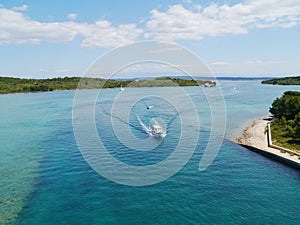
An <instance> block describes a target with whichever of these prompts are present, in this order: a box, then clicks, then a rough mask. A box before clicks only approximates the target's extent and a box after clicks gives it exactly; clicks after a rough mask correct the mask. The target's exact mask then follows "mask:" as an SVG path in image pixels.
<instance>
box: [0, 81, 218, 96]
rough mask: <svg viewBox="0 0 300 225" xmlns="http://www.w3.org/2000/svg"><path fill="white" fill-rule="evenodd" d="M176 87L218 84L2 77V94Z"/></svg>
mask: <svg viewBox="0 0 300 225" xmlns="http://www.w3.org/2000/svg"><path fill="white" fill-rule="evenodd" d="M175 86H206V87H214V86H216V82H215V81H208V80H191V79H189V80H188V79H181V78H173V77H172V78H171V77H158V78H155V79H149V80H115V79H102V78H86V77H84V78H82V77H64V78H51V79H50V78H49V79H22V78H13V77H0V94H8V93H26V92H43V91H56V90H75V89H99V88H120V87H126V88H127V87H175Z"/></svg>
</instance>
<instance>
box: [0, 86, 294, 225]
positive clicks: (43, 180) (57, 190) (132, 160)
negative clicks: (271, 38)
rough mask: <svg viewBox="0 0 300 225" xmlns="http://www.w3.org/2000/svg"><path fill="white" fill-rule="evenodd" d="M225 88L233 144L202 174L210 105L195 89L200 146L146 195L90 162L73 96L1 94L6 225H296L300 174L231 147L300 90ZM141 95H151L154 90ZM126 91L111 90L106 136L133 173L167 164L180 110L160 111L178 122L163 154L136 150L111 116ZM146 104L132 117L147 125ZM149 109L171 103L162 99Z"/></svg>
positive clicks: (102, 111) (102, 108)
mask: <svg viewBox="0 0 300 225" xmlns="http://www.w3.org/2000/svg"><path fill="white" fill-rule="evenodd" d="M221 87H222V90H223V92H224V98H225V103H226V107H227V113H226V118H227V128H226V139H225V140H224V141H223V145H222V147H221V149H220V152H219V154H218V155H217V157H216V159H215V160H214V162H213V164H212V165H211V166H210V167H208V169H207V170H205V171H203V172H199V171H198V165H199V161H200V160H201V157H202V155H203V151H204V149H205V146H206V144H207V142H208V138H209V126H210V123H209V118H210V112H209V109H208V105H207V104H206V100H205V97H204V96H203V95H201V93H200V94H199V93H198V91H196V89H195V88H193V87H189V88H186V91H187V92H188V93H189V94H190V95H191V96H192V98H193V100H194V101H195V102H196V105H197V107H198V108H199V114H200V128H201V133H200V139H199V142H198V145H197V148H196V150H195V152H194V154H193V156H192V158H191V159H190V160H189V162H188V163H187V164H186V165H185V166H184V167H183V168H182V169H181V170H180V171H179V172H178V173H177V174H176V175H174V176H172V177H171V178H169V179H167V180H165V181H164V182H161V183H158V184H154V185H151V186H145V187H132V186H125V185H120V184H116V183H113V182H111V181H109V180H107V179H105V178H103V177H102V176H100V175H99V174H98V173H96V172H95V171H94V170H92V169H91V167H90V166H89V165H88V164H87V162H86V161H85V160H84V159H83V157H82V155H81V153H80V151H79V149H78V147H77V145H76V141H75V138H74V134H73V127H72V104H73V97H74V91H61V92H53V93H35V94H15V95H2V96H0V106H1V118H0V127H1V129H0V136H1V139H0V142H1V158H0V163H1V164H0V165H1V170H0V174H1V176H0V189H1V192H0V224H11V223H17V224H141V223H143V224H297V223H298V222H299V221H300V214H299V211H300V205H299V202H300V173H299V171H297V170H294V169H292V168H289V167H287V166H285V165H282V164H280V163H277V162H275V161H272V160H270V159H267V158H265V157H263V156H260V155H257V154H256V153H253V152H250V151H248V150H246V149H245V148H243V147H241V146H239V145H236V144H235V143H233V142H231V141H229V140H228V139H229V138H232V136H234V134H235V133H236V132H238V131H240V130H241V128H242V127H243V126H245V125H248V124H249V123H250V122H251V120H253V119H256V118H257V117H260V116H264V115H266V114H267V113H268V108H269V106H270V104H271V102H272V101H273V99H274V98H275V97H279V96H280V95H281V94H282V93H283V92H284V91H285V90H300V88H299V87H298V88H297V87H295V86H290V87H287V86H285V87H282V86H265V85H261V84H260V83H259V81H221ZM234 87H235V88H234ZM93 91H94V90H91V91H84V92H86V93H87V94H88V93H89V92H93ZM134 91H136V94H137V95H144V94H145V93H147V92H148V91H149V88H148V89H146V88H145V89H135V90H134ZM152 91H153V90H152ZM155 91H157V92H162V91H167V89H164V88H159V89H155ZM210 91H213V88H212V89H210ZM118 92H119V90H117V89H115V90H114V89H112V90H104V92H103V99H102V100H101V101H100V100H99V101H100V102H101V104H99V105H98V106H97V109H96V112H97V115H99V117H98V118H97V119H96V123H97V130H98V132H99V133H100V134H103V135H104V136H103V137H105V138H104V140H105V141H104V144H105V146H106V147H107V148H108V149H109V151H110V152H111V154H112V155H114V156H115V157H116V158H118V159H119V160H123V161H124V162H127V163H128V164H132V165H149V164H153V163H157V162H158V161H160V160H162V159H164V158H166V157H167V156H168V155H169V154H170V153H171V151H172V148H174V146H175V145H176V143H175V142H176V141H178V138H179V136H178V135H177V133H178V130H177V129H179V127H180V126H179V123H178V121H177V120H176V112H175V110H174V108H172V107H165V108H162V109H161V110H163V113H162V112H161V111H157V112H156V113H157V114H159V115H160V117H162V118H164V117H166V118H167V117H168V116H169V117H174V118H175V119H174V120H173V121H171V122H170V121H168V122H169V126H170V127H171V128H172V129H170V131H169V132H168V135H167V137H166V139H165V140H164V141H163V142H162V143H161V145H159V147H158V148H157V149H155V150H154V151H153V152H150V153H149V152H135V151H130V149H127V148H126V146H124V145H122V144H120V143H118V140H117V139H116V137H115V136H114V134H113V130H112V129H111V128H110V120H108V118H109V117H110V115H109V113H107V112H108V110H107V109H109V107H110V106H111V105H112V102H113V96H115V95H116V94H118ZM153 92H154V91H153ZM179 100H180V99H179ZM142 104H143V103H141V102H140V103H137V104H136V107H135V108H134V109H133V112H132V113H139V114H140V115H141V118H142V119H143V120H144V121H147V119H149V118H147V116H146V115H143V113H142V110H143V109H144V108H143V106H142ZM147 104H154V105H155V104H156V105H160V106H162V105H164V104H163V102H160V100H159V99H149V100H147ZM100 115H101V116H100ZM131 120H132V127H131V130H132V132H133V134H134V135H135V136H136V137H138V138H141V139H143V138H146V134H145V133H143V132H142V131H141V130H139V124H138V123H136V121H135V120H134V117H131ZM104 131H105V132H104ZM92 144H93V143H91V145H92Z"/></svg>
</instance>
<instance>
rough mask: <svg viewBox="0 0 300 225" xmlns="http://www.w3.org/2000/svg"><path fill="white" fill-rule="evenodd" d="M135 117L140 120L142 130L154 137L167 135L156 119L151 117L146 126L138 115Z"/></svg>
mask: <svg viewBox="0 0 300 225" xmlns="http://www.w3.org/2000/svg"><path fill="white" fill-rule="evenodd" d="M136 116H137V119H138V121H139V122H140V124H141V126H142V127H143V129H144V131H145V132H146V133H147V134H149V135H150V136H153V137H155V138H164V137H166V135H167V132H166V131H165V129H164V128H163V127H162V126H161V125H160V123H158V121H157V120H156V119H155V118H153V119H151V121H150V124H151V125H150V126H149V127H147V126H146V125H145V124H144V123H143V122H142V121H141V119H140V117H139V116H138V115H136Z"/></svg>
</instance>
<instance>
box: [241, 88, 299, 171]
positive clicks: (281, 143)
mask: <svg viewBox="0 0 300 225" xmlns="http://www.w3.org/2000/svg"><path fill="white" fill-rule="evenodd" d="M270 113H271V114H272V115H271V116H266V117H264V118H260V119H258V120H255V121H254V122H253V123H252V125H251V126H250V127H248V128H246V129H245V130H244V131H243V133H242V136H241V137H239V138H238V139H237V140H236V142H237V143H238V144H240V145H242V146H244V147H246V148H248V149H250V150H252V151H255V152H257V153H259V154H262V155H265V156H267V157H270V158H272V159H274V160H277V161H280V162H283V163H285V164H288V165H290V166H293V167H295V168H297V169H300V92H297V91H286V92H284V94H283V95H282V96H281V97H280V98H276V99H275V100H274V101H273V103H272V106H271V107H270Z"/></svg>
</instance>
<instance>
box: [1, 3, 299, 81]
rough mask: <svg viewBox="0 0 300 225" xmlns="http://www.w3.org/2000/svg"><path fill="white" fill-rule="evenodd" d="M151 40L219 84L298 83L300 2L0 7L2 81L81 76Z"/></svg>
mask: <svg viewBox="0 0 300 225" xmlns="http://www.w3.org/2000/svg"><path fill="white" fill-rule="evenodd" d="M149 40H154V41H164V42H171V43H174V44H178V45H180V46H182V47H184V48H186V49H187V50H190V51H192V52H193V53H195V54H196V55H197V56H199V57H200V58H201V59H202V61H203V62H204V63H206V64H207V65H208V66H209V67H210V69H211V70H212V71H213V72H214V73H215V74H216V75H218V76H248V77H258V76H289V75H292V76H294V75H300V43H299V40H300V1H299V0H242V1H241V0H240V1H239V0H181V1H175V0H164V1H162V0H160V1H159V0H144V1H138V0H127V1H117V0H110V1H99V0H85V1H74V0H72V1H71V0H64V1H61V0H60V1H59V0H52V1H40V0H16V1H12V0H4V1H1V0H0V76H12V77H24V78H48V77H58V76H63V77H64V76H82V74H83V73H84V72H85V71H86V70H87V68H88V67H89V66H90V65H91V64H92V63H93V62H94V61H95V60H96V59H97V58H99V57H100V56H102V55H104V54H106V53H107V52H109V51H111V50H113V49H116V48H118V47H120V46H123V45H126V44H131V43H135V42H140V41H149ZM141 68H142V67H141ZM141 72H143V71H141ZM153 72H155V71H153Z"/></svg>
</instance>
